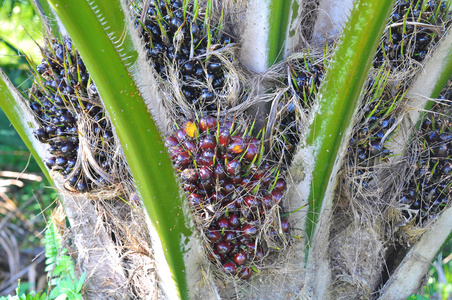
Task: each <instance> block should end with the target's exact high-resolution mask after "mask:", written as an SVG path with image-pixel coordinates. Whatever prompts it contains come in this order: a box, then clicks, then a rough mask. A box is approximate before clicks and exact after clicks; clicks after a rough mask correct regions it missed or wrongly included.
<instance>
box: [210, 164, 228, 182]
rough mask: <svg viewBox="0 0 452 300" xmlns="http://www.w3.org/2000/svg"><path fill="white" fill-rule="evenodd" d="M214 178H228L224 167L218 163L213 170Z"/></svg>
mask: <svg viewBox="0 0 452 300" xmlns="http://www.w3.org/2000/svg"><path fill="white" fill-rule="evenodd" d="M213 176H214V177H215V178H218V179H220V180H222V179H224V178H225V177H226V173H225V172H224V168H223V165H222V164H220V163H218V164H216V165H215V167H214V168H213Z"/></svg>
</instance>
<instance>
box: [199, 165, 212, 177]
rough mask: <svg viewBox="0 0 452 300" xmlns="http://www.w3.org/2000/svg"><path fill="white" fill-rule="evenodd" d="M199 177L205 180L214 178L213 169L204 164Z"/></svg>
mask: <svg viewBox="0 0 452 300" xmlns="http://www.w3.org/2000/svg"><path fill="white" fill-rule="evenodd" d="M199 177H201V179H203V180H209V179H212V171H211V170H210V169H209V168H208V167H206V166H202V167H201V169H199Z"/></svg>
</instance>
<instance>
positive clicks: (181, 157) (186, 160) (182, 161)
mask: <svg viewBox="0 0 452 300" xmlns="http://www.w3.org/2000/svg"><path fill="white" fill-rule="evenodd" d="M189 164H190V154H188V152H185V151H181V152H180V153H179V154H178V155H177V157H176V165H177V166H178V167H181V168H185V167H187V166H188V165H189Z"/></svg>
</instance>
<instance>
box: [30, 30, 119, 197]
mask: <svg viewBox="0 0 452 300" xmlns="http://www.w3.org/2000/svg"><path fill="white" fill-rule="evenodd" d="M49 46H50V47H49V49H48V50H47V51H46V52H45V53H44V58H43V59H42V61H41V64H39V65H38V66H37V68H36V71H37V74H36V75H35V83H34V84H33V86H32V88H31V89H30V91H29V98H30V108H31V109H32V110H33V112H34V114H35V116H36V120H37V121H38V123H39V124H40V126H41V127H40V128H38V129H36V130H35V137H36V138H37V139H39V141H41V142H43V143H47V144H49V145H50V148H49V151H50V153H51V154H52V155H53V156H52V157H49V158H48V159H47V160H46V164H47V166H48V167H49V168H50V169H52V170H53V171H56V172H60V173H61V174H62V175H63V176H64V177H65V178H66V179H67V183H68V184H69V186H71V188H73V189H75V190H78V191H79V192H88V191H90V190H92V189H93V188H95V187H96V185H99V184H102V183H104V180H103V178H102V177H101V176H96V178H95V181H94V182H93V180H91V179H89V177H91V178H93V177H92V176H87V175H86V173H84V172H83V170H82V169H81V166H80V163H78V162H77V159H78V153H79V130H80V129H79V124H80V118H81V116H88V118H90V119H92V121H93V122H92V125H91V128H90V130H91V131H92V132H93V133H94V134H96V135H97V136H99V145H98V146H99V148H100V149H101V148H104V147H103V144H105V143H109V142H111V139H112V138H113V133H112V131H111V126H110V124H109V122H108V121H107V119H106V117H105V114H104V110H103V108H102V107H101V105H100V100H99V95H98V92H97V89H96V86H95V85H94V83H93V82H92V81H91V79H90V76H89V73H88V71H87V70H86V67H85V65H84V64H83V61H82V59H81V57H80V55H79V54H78V52H77V50H75V49H73V45H72V42H71V41H70V40H69V39H65V40H64V43H59V42H57V41H53V42H52V43H51V44H50V45H49ZM95 160H96V161H97V163H98V165H99V166H101V167H102V168H103V169H104V170H105V172H108V171H109V168H110V159H109V154H108V153H106V152H104V151H99V152H97V153H95Z"/></svg>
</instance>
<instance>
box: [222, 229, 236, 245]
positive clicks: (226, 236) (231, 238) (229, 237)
mask: <svg viewBox="0 0 452 300" xmlns="http://www.w3.org/2000/svg"><path fill="white" fill-rule="evenodd" d="M235 237H236V235H235V232H234V231H227V232H226V233H225V234H224V237H223V240H224V241H225V242H228V243H232V242H233V241H234V240H235Z"/></svg>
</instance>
